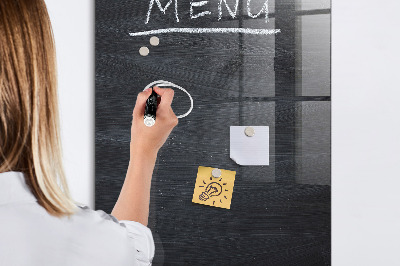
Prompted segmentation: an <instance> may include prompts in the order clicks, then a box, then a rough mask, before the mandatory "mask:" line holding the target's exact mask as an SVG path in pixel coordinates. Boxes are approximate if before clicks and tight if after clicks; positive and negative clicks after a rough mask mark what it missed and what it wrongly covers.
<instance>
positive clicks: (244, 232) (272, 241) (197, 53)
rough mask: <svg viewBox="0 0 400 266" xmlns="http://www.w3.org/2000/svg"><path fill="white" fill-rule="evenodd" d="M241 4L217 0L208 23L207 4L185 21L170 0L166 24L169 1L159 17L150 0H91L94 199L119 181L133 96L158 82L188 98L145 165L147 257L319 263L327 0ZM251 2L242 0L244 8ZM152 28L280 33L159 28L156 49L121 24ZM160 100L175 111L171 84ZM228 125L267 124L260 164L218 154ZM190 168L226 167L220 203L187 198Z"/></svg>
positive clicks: (325, 221) (327, 249) (104, 198)
mask: <svg viewBox="0 0 400 266" xmlns="http://www.w3.org/2000/svg"><path fill="white" fill-rule="evenodd" d="M199 2H200V1H199ZM247 2H248V1H247V0H246V1H243V0H239V1H238V3H239V5H238V10H237V13H236V16H235V18H232V16H231V15H230V14H229V13H228V11H227V9H226V7H225V2H224V1H222V17H221V19H220V20H219V19H218V17H219V9H218V5H219V3H220V1H209V2H208V3H207V4H205V5H204V6H202V7H196V9H195V10H196V12H195V13H200V12H203V11H210V12H211V14H208V15H205V16H202V17H198V18H195V19H193V18H191V17H190V3H191V1H183V0H182V1H179V0H177V2H176V3H177V10H178V16H179V22H177V20H176V15H175V1H171V4H170V6H169V7H168V9H167V10H166V12H165V14H163V13H162V12H160V10H159V8H158V7H157V1H154V6H153V8H152V11H151V16H150V19H149V22H148V23H147V24H146V23H145V22H146V16H147V12H148V9H149V4H150V3H151V1H150V0H149V1H142V0H135V1H126V0H125V1H122V0H116V1H105V0H96V126H95V130H96V132H95V134H96V169H95V170H96V171H95V173H96V179H95V180H96V195H95V196H96V209H103V210H105V211H107V212H111V210H112V208H113V206H114V204H115V202H116V200H117V198H118V195H119V192H120V189H121V187H122V184H123V180H124V178H125V175H126V169H127V167H128V163H129V144H130V128H131V113H132V110H133V107H134V103H135V100H136V95H137V93H139V92H140V91H141V90H143V88H144V87H145V86H146V85H147V84H149V83H150V82H152V81H155V80H160V79H162V80H167V81H171V82H174V83H176V84H178V85H180V86H182V87H184V88H185V89H187V90H188V91H189V92H190V94H191V95H192V97H193V100H194V109H193V111H192V113H191V114H190V115H189V116H188V117H186V118H183V119H180V121H179V124H178V126H177V127H176V128H175V129H174V130H173V131H172V133H171V135H170V137H169V139H168V140H167V142H166V143H165V145H164V147H163V148H162V149H161V150H160V152H159V156H158V159H157V162H156V167H155V170H154V175H153V179H152V191H151V203H150V217H149V227H150V228H151V230H152V232H153V235H154V238H155V242H156V256H155V258H154V261H153V265H330V264H331V244H330V242H331V226H330V218H331V186H330V184H331V138H330V134H331V97H330V95H331V79H330V73H331V67H330V66H331V62H330V58H331V57H330V53H331V32H330V23H331V15H330V14H331V9H330V1H325V0H324V1H316V0H307V1H305V0H303V1H300V0H285V1H278V0H275V1H272V0H270V1H267V2H268V22H266V18H265V12H264V13H262V14H261V15H260V16H259V17H257V18H251V17H249V16H248V14H247V12H248V11H247ZM167 3H168V1H160V4H161V6H162V7H165V5H166V4H167ZM226 3H227V4H228V5H229V6H230V8H231V10H234V6H235V3H236V1H229V0H227V1H226ZM265 3H266V1H261V0H253V1H250V4H251V10H252V11H253V10H254V11H253V12H254V13H257V12H258V11H259V10H261V8H262V7H263V5H264V4H265ZM166 28H248V29H280V32H279V33H277V34H272V35H252V34H245V33H229V34H226V33H224V34H222V33H202V34H191V33H164V34H156V36H157V37H158V38H159V39H160V44H159V45H158V46H151V45H150V43H149V39H150V37H151V36H153V35H144V36H134V37H133V36H130V35H129V33H132V32H142V31H149V30H157V29H166ZM142 46H146V47H148V48H149V51H150V53H149V55H148V56H141V55H140V54H139V49H140V47H142ZM172 107H173V109H174V111H175V113H176V114H182V113H184V112H186V111H187V109H188V108H189V107H190V105H189V99H188V98H187V96H186V94H184V93H183V92H181V91H179V90H176V91H175V99H174V102H173V105H172ZM239 125H240V126H248V125H253V126H269V129H270V165H268V166H240V165H238V164H236V163H235V162H234V161H232V160H231V159H230V156H229V127H230V126H239ZM198 166H209V167H217V168H221V169H227V170H232V171H236V180H235V186H234V192H233V197H232V203H231V209H230V210H227V209H220V208H213V207H209V206H203V205H199V204H195V203H192V195H193V190H194V185H195V180H196V174H197V169H198Z"/></svg>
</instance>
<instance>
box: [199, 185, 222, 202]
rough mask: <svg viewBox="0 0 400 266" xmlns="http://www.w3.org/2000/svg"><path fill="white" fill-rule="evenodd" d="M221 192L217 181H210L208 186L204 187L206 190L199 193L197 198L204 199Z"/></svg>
mask: <svg viewBox="0 0 400 266" xmlns="http://www.w3.org/2000/svg"><path fill="white" fill-rule="evenodd" d="M221 192H222V186H221V185H220V184H219V183H217V182H212V183H210V184H208V186H207V187H206V190H205V191H204V192H203V193H201V195H200V196H199V199H200V200H202V201H206V200H208V199H209V198H210V197H215V196H219V195H221Z"/></svg>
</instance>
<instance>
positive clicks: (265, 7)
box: [247, 0, 268, 22]
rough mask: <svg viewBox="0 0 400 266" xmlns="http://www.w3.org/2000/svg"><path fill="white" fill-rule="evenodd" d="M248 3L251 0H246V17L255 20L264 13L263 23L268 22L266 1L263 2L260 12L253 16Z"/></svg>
mask: <svg viewBox="0 0 400 266" xmlns="http://www.w3.org/2000/svg"><path fill="white" fill-rule="evenodd" d="M250 3H251V0H247V15H248V16H249V17H251V18H257V17H259V16H260V15H261V13H262V12H265V22H268V0H267V1H265V4H264V5H263V7H262V8H261V10H260V12H258V13H257V15H253V14H252V13H251V9H250Z"/></svg>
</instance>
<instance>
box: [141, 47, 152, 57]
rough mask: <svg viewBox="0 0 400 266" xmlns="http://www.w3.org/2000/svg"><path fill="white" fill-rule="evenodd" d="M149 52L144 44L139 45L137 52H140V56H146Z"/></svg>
mask: <svg viewBox="0 0 400 266" xmlns="http://www.w3.org/2000/svg"><path fill="white" fill-rule="evenodd" d="M149 53H150V50H149V48H147V47H145V46H143V47H140V49H139V54H140V55H141V56H147V55H148V54H149Z"/></svg>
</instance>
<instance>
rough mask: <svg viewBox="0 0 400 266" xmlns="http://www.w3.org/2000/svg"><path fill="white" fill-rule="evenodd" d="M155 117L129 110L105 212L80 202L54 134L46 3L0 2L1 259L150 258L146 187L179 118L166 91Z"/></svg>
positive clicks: (140, 105)
mask: <svg viewBox="0 0 400 266" xmlns="http://www.w3.org/2000/svg"><path fill="white" fill-rule="evenodd" d="M155 91H156V92H157V93H158V94H159V95H161V103H160V105H159V108H158V110H157V123H156V125H155V126H153V127H151V128H148V127H146V126H145V125H144V123H143V113H144V105H145V101H146V99H147V98H148V96H149V95H150V93H151V91H145V92H141V93H140V94H139V95H138V97H137V100H136V105H135V107H134V110H133V114H132V118H133V119H132V128H131V144H130V150H131V153H130V155H131V156H130V161H129V166H128V169H127V174H126V178H125V182H124V184H123V187H122V190H121V193H120V196H119V198H118V201H117V202H116V204H115V207H114V209H113V211H112V213H111V214H106V213H105V212H103V211H101V210H97V211H94V210H91V209H90V208H88V207H87V206H79V204H77V203H76V202H74V200H73V199H71V197H70V194H69V191H68V185H67V182H66V178H65V174H64V170H63V163H62V157H61V155H62V150H61V143H60V132H59V117H58V116H59V114H58V103H57V80H56V63H55V48H54V40H53V34H52V29H51V24H50V20H49V16H48V14H47V10H46V6H45V3H44V1H43V0H1V1H0V221H1V223H0V265H58V266H59V265H149V264H151V261H152V258H153V256H154V241H153V238H152V233H151V231H150V230H149V228H148V227H147V220H148V213H149V198H150V184H151V177H152V173H153V169H154V164H155V160H156V157H157V153H158V150H159V149H160V148H161V146H162V145H163V144H164V142H165V141H166V139H167V137H168V135H169V134H170V132H171V131H172V129H173V128H174V127H175V126H176V125H177V123H178V119H177V117H176V116H175V114H174V112H173V111H172V109H171V102H172V99H173V96H174V93H173V90H171V89H160V88H156V89H155Z"/></svg>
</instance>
